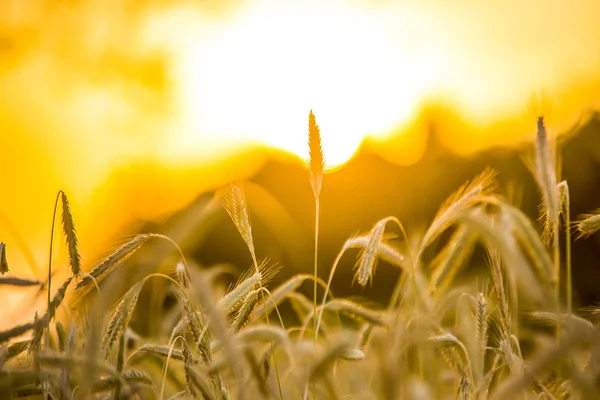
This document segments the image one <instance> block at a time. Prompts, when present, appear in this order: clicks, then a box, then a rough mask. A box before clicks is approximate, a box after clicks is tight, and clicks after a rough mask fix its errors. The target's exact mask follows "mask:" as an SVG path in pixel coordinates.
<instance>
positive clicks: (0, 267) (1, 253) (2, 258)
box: [0, 242, 8, 275]
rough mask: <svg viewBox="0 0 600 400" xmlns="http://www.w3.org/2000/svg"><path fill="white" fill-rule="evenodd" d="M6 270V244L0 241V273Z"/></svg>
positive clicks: (4, 272) (2, 273)
mask: <svg viewBox="0 0 600 400" xmlns="http://www.w3.org/2000/svg"><path fill="white" fill-rule="evenodd" d="M7 272H8V257H6V245H5V244H4V242H0V274H1V275H4V274H6V273H7Z"/></svg>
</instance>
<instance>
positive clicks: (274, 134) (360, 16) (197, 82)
mask: <svg viewBox="0 0 600 400" xmlns="http://www.w3.org/2000/svg"><path fill="white" fill-rule="evenodd" d="M309 3H310V2H290V1H256V2H253V3H250V5H248V6H247V8H246V9H244V10H241V11H239V12H238V13H237V14H236V16H235V17H229V18H228V19H227V20H226V21H220V22H215V21H210V20H200V21H197V22H196V25H197V26H199V28H197V31H196V32H193V33H190V32H189V30H188V33H187V36H186V37H184V38H182V37H177V38H175V39H173V40H171V41H170V45H169V49H170V52H171V56H172V59H171V61H172V63H173V64H174V73H173V75H174V76H175V77H176V82H177V91H176V96H175V97H176V101H177V107H178V110H179V113H180V116H179V122H180V124H179V125H180V129H178V131H177V134H176V135H175V137H174V138H173V139H172V140H171V142H170V145H171V146H172V147H175V148H177V149H184V150H185V151H189V152H192V151H193V149H197V148H206V147H207V146H209V147H210V146H215V151H218V149H217V148H225V147H227V146H229V147H231V146H238V145H239V146H244V145H247V144H248V143H252V142H254V143H261V144H266V145H268V146H273V147H276V148H279V149H283V150H286V151H289V152H291V153H293V154H296V155H297V156H299V157H301V158H303V159H305V158H306V157H307V155H308V145H307V143H306V140H307V132H308V131H307V129H308V112H309V110H311V109H312V110H313V111H314V113H315V115H316V117H317V122H318V124H319V126H320V128H321V134H322V140H323V150H324V153H325V157H326V161H327V166H328V167H329V168H333V167H336V166H339V165H341V164H343V163H345V162H346V161H347V160H348V159H350V158H351V157H352V155H353V154H354V153H355V152H356V150H357V148H358V147H359V146H360V144H361V142H362V140H363V139H364V138H365V137H366V136H367V135H378V134H385V133H387V132H389V131H390V130H391V129H392V128H394V127H395V126H397V125H398V124H399V123H401V122H402V121H405V120H406V119H407V118H408V117H409V116H410V115H411V114H412V113H413V111H414V108H415V103H416V96H417V93H418V85H416V82H417V80H418V79H416V78H415V74H414V73H413V72H414V71H410V69H409V68H410V65H409V63H407V62H406V59H403V57H401V52H399V51H398V49H397V48H396V47H394V42H393V40H391V38H390V37H388V31H386V30H385V29H384V27H382V23H381V21H382V17H381V15H375V14H369V13H366V12H365V11H364V10H362V9H355V8H353V6H351V5H350V4H349V3H346V2H335V1H333V2H323V3H320V4H319V5H318V8H316V9H315V5H314V4H313V5H310V4H309ZM165 18H167V17H165ZM188 18H189V17H188ZM167 19H168V18H167ZM170 21H171V23H170V24H165V25H163V27H162V29H159V30H160V31H161V32H165V31H171V30H172V29H177V27H178V26H182V24H183V22H182V20H181V19H178V18H171V19H170ZM166 26H168V27H169V28H170V29H171V30H169V28H167V27H166ZM186 29H187V28H186Z"/></svg>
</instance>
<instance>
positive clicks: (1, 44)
mask: <svg viewBox="0 0 600 400" xmlns="http://www.w3.org/2000/svg"><path fill="white" fill-rule="evenodd" d="M0 8H1V10H0V93H2V95H1V96H0V170H1V171H2V177H1V180H2V184H1V185H0V187H1V189H0V210H1V211H2V213H3V214H4V215H6V216H8V217H9V218H10V220H11V221H12V224H14V225H15V226H16V227H17V228H18V229H19V231H20V232H21V234H22V235H23V236H24V237H25V238H26V239H27V241H28V242H29V243H30V245H31V247H32V249H33V252H34V256H35V258H36V259H37V261H38V263H39V264H40V265H42V266H43V265H44V262H45V261H44V260H45V257H46V254H47V248H46V245H47V242H48V238H49V230H50V221H51V212H52V207H53V201H54V197H55V195H56V192H57V190H58V189H64V190H65V191H66V192H67V194H69V196H70V197H71V202H72V205H73V209H74V213H75V216H76V218H77V221H78V227H79V231H80V235H81V236H82V239H81V242H82V249H83V250H84V261H85V258H86V257H89V258H91V259H93V258H94V257H95V256H96V254H95V251H97V249H98V248H100V246H101V245H104V244H105V243H106V242H109V243H111V242H112V241H110V240H109V239H108V237H110V235H111V234H114V233H115V232H117V231H118V229H119V228H120V225H119V224H121V223H123V222H125V221H127V220H128V219H130V218H133V217H144V218H148V217H153V216H156V215H160V214H162V213H165V212H167V211H168V210H172V209H173V208H174V207H177V206H180V205H182V204H184V203H185V202H186V201H188V200H189V199H190V198H191V197H192V196H193V195H195V194H196V193H198V192H199V191H201V190H203V189H206V188H214V187H216V186H218V185H220V184H222V183H223V182H224V181H226V180H229V179H233V178H236V177H239V176H245V175H248V174H250V173H252V171H254V170H256V169H257V168H258V167H259V165H260V163H261V160H262V158H261V157H260V156H258V155H257V154H255V153H253V152H252V151H251V149H252V148H254V147H255V146H259V147H264V146H267V147H274V148H277V149H282V150H285V151H288V152H291V153H292V154H295V155H297V156H300V157H305V156H306V153H307V147H306V130H307V115H308V111H309V110H310V109H312V110H313V111H314V113H315V115H316V116H317V120H318V123H319V125H320V126H321V132H322V135H323V141H324V150H325V153H326V158H327V160H328V161H329V163H330V164H331V165H332V166H335V165H338V164H340V163H343V162H344V161H346V160H347V159H348V158H349V157H351V156H352V154H353V153H354V152H355V151H356V149H357V148H358V147H359V145H360V144H361V142H362V141H363V140H364V139H365V138H367V139H368V142H369V148H370V149H372V150H374V151H378V152H379V153H380V154H381V155H383V156H384V157H386V158H387V159H389V160H391V161H394V162H398V163H411V162H414V161H416V160H418V158H419V157H420V155H421V154H422V152H423V150H424V136H423V134H422V132H423V130H424V127H423V126H421V125H420V124H421V121H422V119H421V116H422V115H423V113H424V112H427V110H431V109H432V107H433V109H436V108H435V107H438V108H439V109H443V110H444V111H443V112H442V113H441V115H443V116H446V117H447V119H448V121H449V122H448V123H447V125H445V128H446V130H445V131H444V132H443V133H444V135H445V136H443V138H442V139H443V141H444V143H445V144H446V145H448V146H449V147H451V148H452V149H453V150H455V151H459V152H467V153H468V152H470V151H473V150H475V149H479V148H482V147H485V146H490V145H493V144H502V145H510V144H514V143H517V142H518V141H520V140H523V139H524V138H526V137H527V135H531V133H532V131H533V129H534V123H533V122H532V121H534V120H535V119H534V118H535V116H536V114H537V113H541V112H543V113H544V114H546V115H547V117H548V120H549V124H550V127H551V128H552V129H554V130H555V131H561V130H564V129H566V128H568V127H569V126H571V124H573V123H574V121H576V120H577V119H578V118H579V117H580V116H581V115H584V114H585V113H586V112H588V111H589V110H590V109H593V108H594V107H597V106H598V104H599V101H600V24H598V23H597V16H598V15H600V2H598V1H593V0H590V1H584V0H575V1H552V0H544V1H539V0H530V1H516V0H504V1H480V0H477V1H476V0H462V1H447V0H414V1H413V0H404V1H392V0H377V1H366V0H363V1H360V0H345V1H343V0H331V1H327V0H319V1H308V0H237V1H179V2H177V1H169V2H145V1H139V0H135V1H134V0H126V1H125V0H120V1H117V0H88V1H45V0H2V2H1V5H0ZM424 110H425V111H424ZM440 118H441V117H440ZM240 153H243V154H244V155H243V156H238V157H237V158H236V159H235V161H234V162H231V161H227V160H230V159H231V157H232V156H233V155H236V154H240ZM214 165H218V167H214ZM148 169H150V170H152V171H159V172H158V176H162V177H163V178H162V179H160V180H159V181H155V180H154V181H150V180H149V179H147V178H145V177H144V173H143V172H141V171H147V170H148ZM161 174H162V175H161ZM122 176H125V178H122ZM153 176H157V175H156V174H154V175H153ZM119 177H121V178H119ZM115 182H117V183H115ZM123 182H125V183H126V185H125V183H123ZM139 193H145V194H146V196H147V198H144V199H139V197H138V199H139V200H138V204H136V206H135V207H133V206H132V205H131V201H128V200H127V198H128V195H132V194H137V195H138V196H139ZM117 212H118V214H119V216H118V217H114V218H110V217H108V216H110V215H114V214H115V213H117ZM4 225H5V224H4ZM0 240H4V241H5V242H7V243H8V244H9V248H10V249H11V253H10V256H11V259H12V260H13V265H22V264H23V263H24V260H23V257H22V255H21V254H20V253H19V252H18V251H17V250H16V249H15V245H14V238H12V237H11V236H10V235H9V233H8V230H7V229H6V227H5V226H3V224H1V223H0ZM86 250H89V251H87V252H86ZM63 253H64V251H63ZM90 253H91V255H90ZM86 254H88V255H87V256H85V255H86ZM63 255H64V254H63ZM19 269H20V270H24V268H22V267H21V268H19Z"/></svg>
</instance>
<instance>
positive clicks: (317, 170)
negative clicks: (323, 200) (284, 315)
mask: <svg viewBox="0 0 600 400" xmlns="http://www.w3.org/2000/svg"><path fill="white" fill-rule="evenodd" d="M308 169H309V172H310V184H311V187H312V191H313V197H314V199H315V253H314V268H313V275H314V281H313V282H314V283H313V345H314V346H315V347H316V346H317V336H318V333H317V331H318V329H317V326H318V322H317V278H318V276H319V275H318V272H319V269H318V256H319V212H320V197H321V187H322V185H323V175H324V173H325V157H324V155H323V147H322V144H321V130H320V129H319V125H317V119H316V118H315V115H314V114H313V112H312V110H310V112H309V113H308ZM325 297H326V295H324V296H323V298H325ZM315 390H316V388H315V387H313V392H315ZM313 394H315V393H313ZM305 395H306V393H305ZM315 395H316V394H315Z"/></svg>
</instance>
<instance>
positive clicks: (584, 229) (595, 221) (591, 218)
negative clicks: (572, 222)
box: [576, 208, 600, 239]
mask: <svg viewBox="0 0 600 400" xmlns="http://www.w3.org/2000/svg"><path fill="white" fill-rule="evenodd" d="M579 218H580V219H579V221H577V222H576V224H577V230H578V232H579V234H578V238H579V239H581V238H587V237H589V236H591V235H593V234H594V233H596V232H598V231H600V208H599V209H597V210H595V211H593V212H591V213H589V214H583V215H580V216H579Z"/></svg>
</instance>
